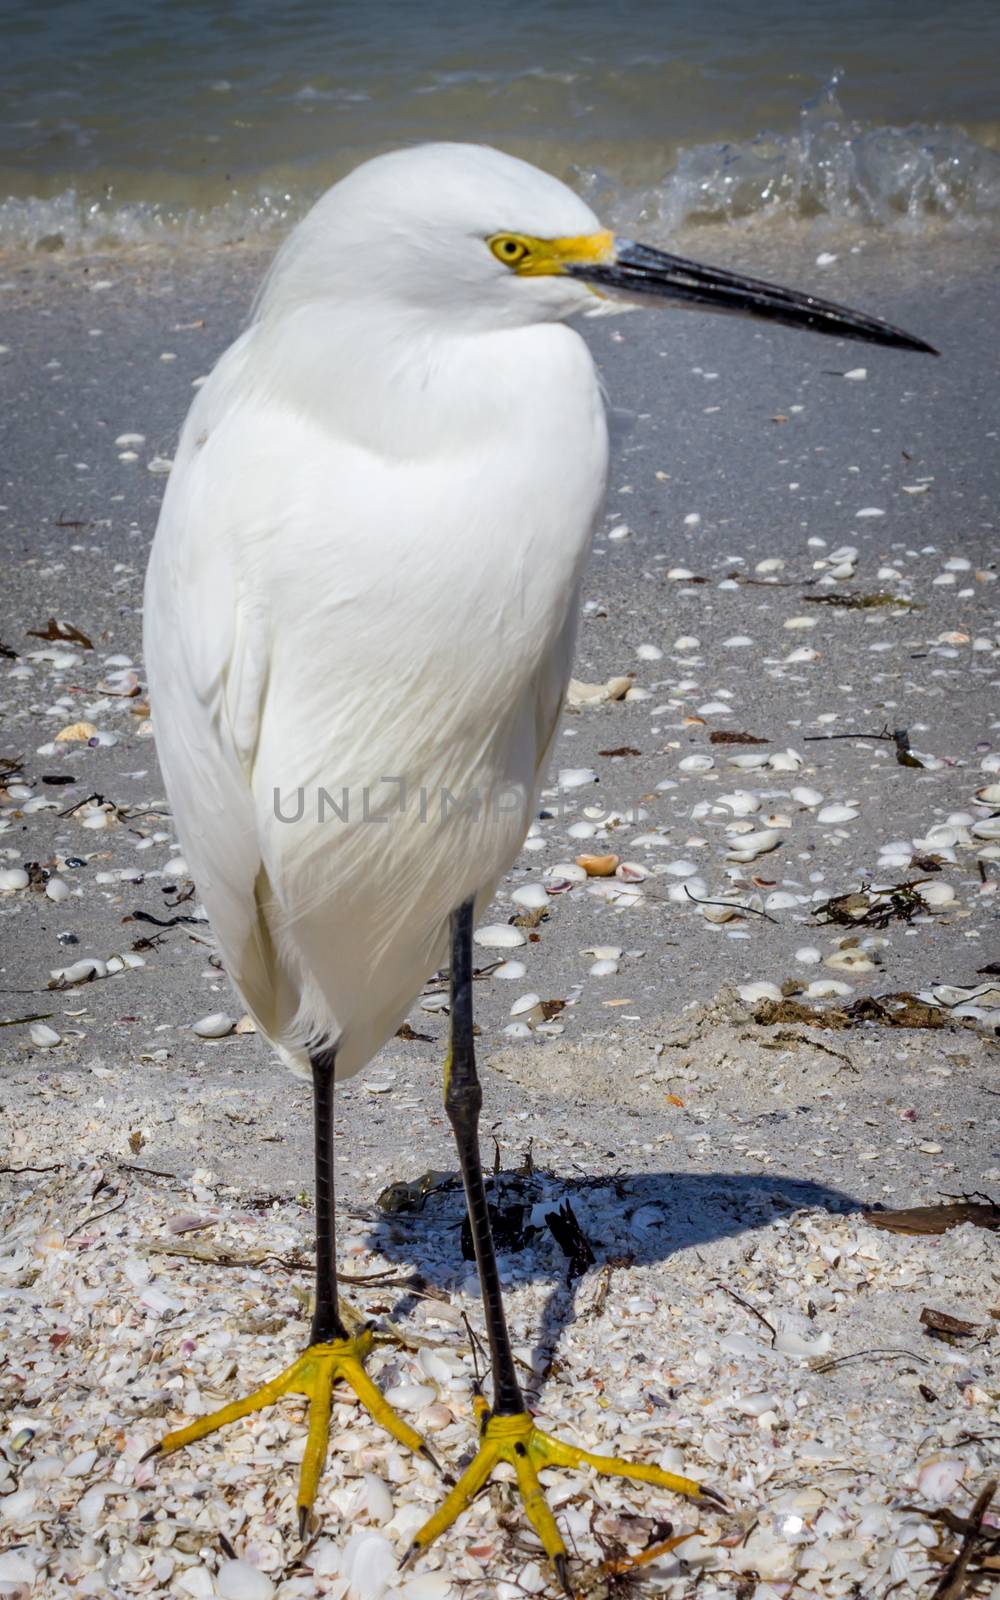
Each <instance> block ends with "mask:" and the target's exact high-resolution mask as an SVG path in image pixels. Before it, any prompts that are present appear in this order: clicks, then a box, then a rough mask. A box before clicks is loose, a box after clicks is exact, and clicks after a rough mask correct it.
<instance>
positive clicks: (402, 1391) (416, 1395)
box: [385, 1383, 437, 1411]
mask: <svg viewBox="0 0 1000 1600" xmlns="http://www.w3.org/2000/svg"><path fill="white" fill-rule="evenodd" d="M385 1397H386V1399H387V1400H388V1402H389V1404H390V1405H391V1406H399V1408H400V1410H401V1411H419V1410H420V1408H421V1406H429V1405H430V1403H431V1401H432V1400H436V1399H437V1391H436V1390H435V1389H432V1388H431V1386H430V1384H428V1383H394V1384H393V1385H392V1387H391V1388H389V1389H387V1390H386V1391H385Z"/></svg>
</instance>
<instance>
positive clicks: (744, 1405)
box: [733, 1391, 779, 1417]
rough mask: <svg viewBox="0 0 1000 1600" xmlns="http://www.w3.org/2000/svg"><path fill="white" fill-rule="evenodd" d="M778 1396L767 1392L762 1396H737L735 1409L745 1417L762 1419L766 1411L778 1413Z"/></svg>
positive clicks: (734, 1404) (734, 1401) (734, 1402)
mask: <svg viewBox="0 0 1000 1600" xmlns="http://www.w3.org/2000/svg"><path fill="white" fill-rule="evenodd" d="M778 1403H779V1402H778V1396H777V1395H776V1394H771V1393H770V1392H769V1391H765V1392H764V1393H762V1394H748V1395H737V1396H736V1397H735V1399H734V1400H733V1409H734V1410H735V1411H738V1412H739V1413H740V1415H741V1416H744V1417H760V1416H763V1414H764V1412H765V1411H776V1410H777V1408H778Z"/></svg>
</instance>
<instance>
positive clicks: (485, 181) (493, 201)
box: [265, 144, 614, 328]
mask: <svg viewBox="0 0 1000 1600" xmlns="http://www.w3.org/2000/svg"><path fill="white" fill-rule="evenodd" d="M613 259H614V238H613V235H612V234H611V233H610V232H608V231H607V230H606V229H604V228H603V227H602V225H601V223H600V222H599V221H598V219H597V217H596V216H595V215H594V213H593V212H592V211H591V209H590V207H589V206H588V205H587V204H586V203H585V201H583V200H581V199H580V198H579V196H578V195H575V194H574V193H573V191H572V189H568V188H567V187H566V185H565V184H563V183H560V182H559V180H558V178H553V177H552V176H550V174H549V173H547V172H541V171H540V170H539V169H538V168H537V167H533V166H531V165H530V164H529V163H528V162H526V161H519V160H518V159H517V158H516V157H514V156H508V155H503V154H501V152H500V151H498V150H491V149H488V148H487V147H486V146H483V145H471V144H430V145H420V146H417V147H416V148H414V149H409V150H395V151H392V152H391V153H390V154H389V155H384V156H376V157H375V159H374V160H372V161H366V162H365V163H364V164H363V165H362V166H360V167H356V168H355V170H354V171H353V172H352V173H350V174H349V175H348V176H347V177H346V178H344V179H342V180H341V182H340V183H337V184H335V185H334V186H333V188H332V189H330V190H328V191H327V193H326V194H325V195H324V196H323V197H322V199H321V200H319V201H318V202H317V204H316V205H315V206H314V207H313V209H312V211H311V212H310V213H309V215H308V216H307V217H306V218H305V220H304V221H303V222H302V223H300V224H299V226H298V228H296V230H295V232H294V233H293V234H292V235H291V236H290V238H289V239H288V241H287V242H286V244H285V246H284V247H283V249H282V251H281V252H280V254H279V256H278V259H277V261H276V263H275V267H274V269H273V271H272V274H271V277H270V279H269V282H268V285H267V286H266V288H265V303H268V302H270V303H272V304H274V303H277V304H278V305H280V303H281V302H282V301H287V302H288V303H289V304H295V303H301V302H302V301H303V300H305V299H309V300H314V299H320V298H321V299H328V298H331V297H333V298H336V299H337V300H338V302H339V303H340V304H342V305H343V304H345V303H352V304H354V305H356V306H357V307H358V308H359V309H360V308H362V307H363V306H365V305H372V304H375V303H377V304H378V305H379V306H381V307H383V308H384V309H385V310H386V311H388V309H389V308H390V307H391V306H394V305H395V306H405V307H408V308H411V309H416V310H418V311H423V312H426V313H427V315H428V316H429V317H432V318H434V319H435V320H439V319H440V320H443V321H448V322H451V323H464V324H466V325H472V326H474V327H479V328H482V327H490V326H494V327H505V326H518V325H520V324H523V323H528V322H545V321H550V320H555V319H558V318H562V317H567V316H570V315H572V313H573V312H574V311H577V310H581V309H586V308H587V307H588V306H589V305H593V304H594V300H593V295H592V292H591V291H590V290H589V289H588V287H587V285H586V283H585V282H583V281H582V280H580V279H578V278H576V277H572V276H570V275H569V274H568V272H567V270H566V269H567V267H568V266H571V265H581V264H586V263H591V264H593V265H598V264H607V263H610V262H611V261H612V260H613Z"/></svg>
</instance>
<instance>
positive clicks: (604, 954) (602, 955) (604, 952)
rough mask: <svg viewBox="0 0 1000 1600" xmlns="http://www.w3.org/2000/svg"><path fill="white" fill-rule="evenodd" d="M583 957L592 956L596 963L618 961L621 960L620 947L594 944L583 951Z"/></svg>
mask: <svg viewBox="0 0 1000 1600" xmlns="http://www.w3.org/2000/svg"><path fill="white" fill-rule="evenodd" d="M583 954H584V955H585V956H593V957H594V959H595V960H597V961H620V960H621V958H622V949H621V945H617V944H594V945H591V946H590V947H589V948H588V949H586V950H584V951H583Z"/></svg>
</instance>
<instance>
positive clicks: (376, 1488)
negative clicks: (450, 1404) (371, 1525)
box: [365, 1375, 447, 1522]
mask: <svg viewBox="0 0 1000 1600" xmlns="http://www.w3.org/2000/svg"><path fill="white" fill-rule="evenodd" d="M446 1376H447V1375H446ZM365 1500H366V1502H367V1505H368V1520H369V1522H388V1521H389V1520H390V1518H391V1517H392V1495H391V1494H390V1493H389V1488H388V1485H387V1484H386V1483H385V1481H384V1479H382V1478H380V1477H379V1476H378V1474H377V1473H375V1472H366V1473H365Z"/></svg>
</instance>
